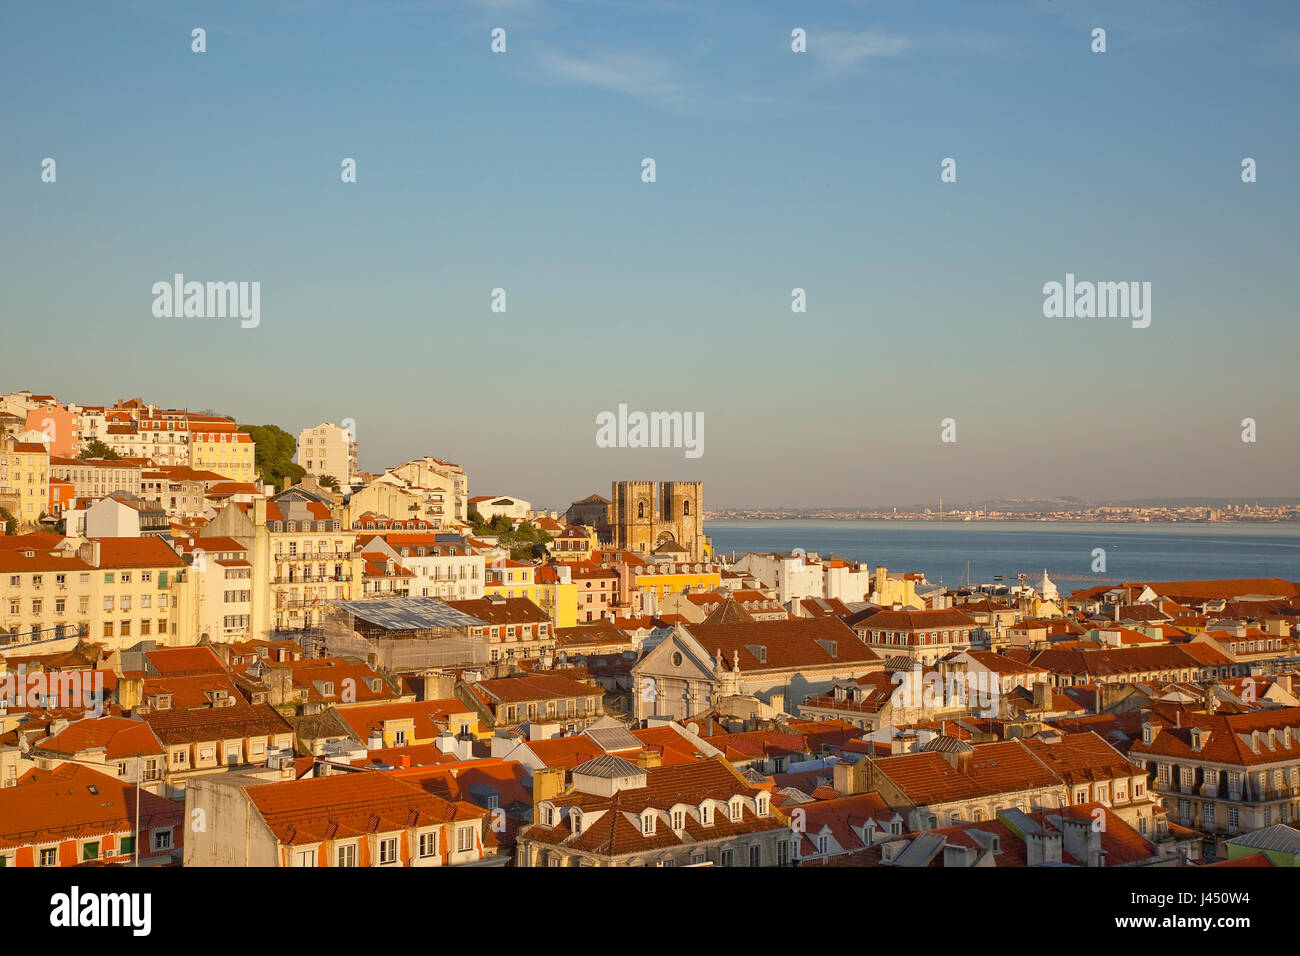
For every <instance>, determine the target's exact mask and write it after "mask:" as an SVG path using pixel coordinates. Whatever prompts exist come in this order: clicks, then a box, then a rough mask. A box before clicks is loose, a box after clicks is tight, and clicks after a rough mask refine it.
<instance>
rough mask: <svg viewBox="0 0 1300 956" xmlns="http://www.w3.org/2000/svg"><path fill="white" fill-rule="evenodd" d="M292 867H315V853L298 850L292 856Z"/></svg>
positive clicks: (313, 851)
mask: <svg viewBox="0 0 1300 956" xmlns="http://www.w3.org/2000/svg"><path fill="white" fill-rule="evenodd" d="M293 865H294V866H315V865H316V851H315V850H299V851H298V852H297V853H295V854H294V855H293Z"/></svg>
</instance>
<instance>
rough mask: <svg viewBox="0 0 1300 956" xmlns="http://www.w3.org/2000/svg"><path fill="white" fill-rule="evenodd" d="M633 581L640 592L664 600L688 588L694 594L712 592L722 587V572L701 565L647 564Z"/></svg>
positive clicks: (639, 568)
mask: <svg viewBox="0 0 1300 956" xmlns="http://www.w3.org/2000/svg"><path fill="white" fill-rule="evenodd" d="M633 580H634V581H635V583H636V589H637V590H638V591H641V592H644V593H650V594H654V595H656V596H657V597H658V598H659V599H660V600H662V599H663V598H665V597H667V596H668V595H670V594H680V593H681V592H682V591H684V590H686V589H687V588H688V587H689V588H690V589H691V591H692V592H699V591H712V590H714V589H715V588H718V587H720V586H721V585H722V572H721V571H720V570H718V569H717V568H714V567H709V566H707V565H700V564H645V565H641V566H640V567H638V568H636V569H635V576H634V578H633Z"/></svg>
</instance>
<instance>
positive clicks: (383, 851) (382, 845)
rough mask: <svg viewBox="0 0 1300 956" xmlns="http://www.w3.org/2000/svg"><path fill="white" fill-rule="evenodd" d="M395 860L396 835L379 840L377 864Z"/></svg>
mask: <svg viewBox="0 0 1300 956" xmlns="http://www.w3.org/2000/svg"><path fill="white" fill-rule="evenodd" d="M396 862H397V837H388V838H387V839H383V840H380V841H379V865H380V866H384V865H385V864H388V863H396Z"/></svg>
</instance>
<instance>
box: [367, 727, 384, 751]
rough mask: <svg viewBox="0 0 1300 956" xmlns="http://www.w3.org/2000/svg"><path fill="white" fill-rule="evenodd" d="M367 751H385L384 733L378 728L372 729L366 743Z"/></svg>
mask: <svg viewBox="0 0 1300 956" xmlns="http://www.w3.org/2000/svg"><path fill="white" fill-rule="evenodd" d="M366 749H367V750H383V749H384V732H383V731H382V730H381V729H380V728H378V727H371V728H370V736H369V738H368V739H367V741H366Z"/></svg>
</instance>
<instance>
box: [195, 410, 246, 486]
mask: <svg viewBox="0 0 1300 956" xmlns="http://www.w3.org/2000/svg"><path fill="white" fill-rule="evenodd" d="M255 447H256V443H255V442H254V441H253V436H252V435H249V434H248V433H247V432H241V431H239V430H238V429H237V428H236V427H235V426H234V425H233V424H232V425H231V426H230V427H229V428H221V429H220V430H218V427H217V426H216V425H207V426H204V427H203V428H201V429H197V430H195V431H192V432H190V462H189V464H190V467H191V468H193V469H195V470H197V471H215V472H216V473H217V474H218V475H222V476H224V477H226V478H229V479H230V480H231V481H256V480H257V469H256V467H255V465H254V462H253V450H254V448H255Z"/></svg>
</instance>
